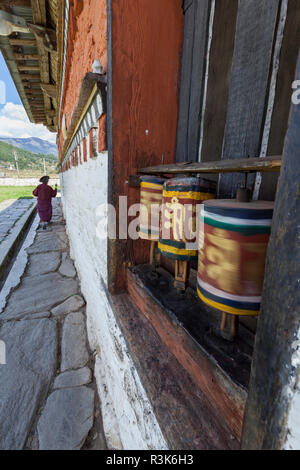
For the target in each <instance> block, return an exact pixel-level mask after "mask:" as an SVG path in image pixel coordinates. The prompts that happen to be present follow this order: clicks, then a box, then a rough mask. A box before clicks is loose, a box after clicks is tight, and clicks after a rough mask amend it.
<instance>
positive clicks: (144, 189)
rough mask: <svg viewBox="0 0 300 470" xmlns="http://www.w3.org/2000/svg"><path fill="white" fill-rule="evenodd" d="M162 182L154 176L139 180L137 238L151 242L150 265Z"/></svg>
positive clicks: (154, 246) (153, 257) (156, 237)
mask: <svg viewBox="0 0 300 470" xmlns="http://www.w3.org/2000/svg"><path fill="white" fill-rule="evenodd" d="M164 181H165V180H164V179H162V178H157V177H155V176H143V177H142V178H141V189H140V204H141V206H140V216H139V237H140V238H142V239H143V240H149V241H151V246H150V264H154V262H155V251H156V246H157V242H158V239H159V226H160V209H161V203H162V197H163V184H164Z"/></svg>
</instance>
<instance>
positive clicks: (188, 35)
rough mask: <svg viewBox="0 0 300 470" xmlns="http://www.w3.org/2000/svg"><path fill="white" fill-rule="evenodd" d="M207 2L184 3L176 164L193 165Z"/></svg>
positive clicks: (202, 72)
mask: <svg viewBox="0 0 300 470" xmlns="http://www.w3.org/2000/svg"><path fill="white" fill-rule="evenodd" d="M210 5H211V1H210V0H193V1H192V2H191V1H189V2H185V4H184V7H185V9H184V11H185V18H184V39H183V51H182V63H181V84H180V96H179V116H178V128H177V147H176V161H177V162H184V161H197V159H198V146H199V132H200V122H199V116H200V111H201V108H202V88H203V78H204V74H205V57H206V49H207V36H208V19H209V14H210Z"/></svg>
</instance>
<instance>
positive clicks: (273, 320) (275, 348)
mask: <svg viewBox="0 0 300 470" xmlns="http://www.w3.org/2000/svg"><path fill="white" fill-rule="evenodd" d="M297 79H298V80H300V56H299V61H298V67H297ZM299 128H300V106H299V105H292V112H291V116H290V121H289V127H288V132H287V136H286V140H285V147H284V152H283V161H282V170H281V174H280V178H279V183H278V190H277V198H276V202H275V209H274V215H273V226H272V233H271V238H270V242H269V248H268V254H267V263H266V273H265V282H264V289H263V294H262V304H261V310H260V318H259V322H258V330H257V334H256V345H255V350H254V356H253V364H252V375H251V382H250V389H249V398H248V402H247V411H246V416H245V423H244V430H243V441H242V447H243V449H255V450H260V449H282V448H283V446H284V443H285V439H286V437H287V432H288V429H287V426H288V424H287V421H288V419H287V418H288V413H289V412H290V404H291V399H292V398H293V394H294V393H296V388H294V387H295V385H296V382H297V381H298V378H299V376H298V377H297V374H299V366H298V368H297V367H296V366H295V364H293V355H294V354H295V353H296V351H297V345H298V341H297V338H299V331H300V315H299V311H300V310H299V309H300V289H299V266H300V248H299V240H300V210H299V208H300V165H299V148H300V132H299ZM289 388H290V393H289Z"/></svg>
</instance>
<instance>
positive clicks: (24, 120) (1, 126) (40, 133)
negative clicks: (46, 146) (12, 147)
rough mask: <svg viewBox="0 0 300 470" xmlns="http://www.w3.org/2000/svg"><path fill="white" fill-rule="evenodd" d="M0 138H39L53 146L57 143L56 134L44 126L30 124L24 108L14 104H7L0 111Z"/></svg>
mask: <svg viewBox="0 0 300 470" xmlns="http://www.w3.org/2000/svg"><path fill="white" fill-rule="evenodd" d="M0 136H2V137H15V138H23V139H25V138H28V137H38V138H39V139H43V140H47V141H48V142H51V143H53V144H55V143H56V134H55V133H54V132H50V131H48V129H47V127H45V126H44V125H43V124H33V123H32V122H30V121H29V119H28V117H27V114H26V111H25V109H24V107H23V106H22V105H21V104H14V103H6V104H5V106H4V107H3V108H2V109H1V110H0Z"/></svg>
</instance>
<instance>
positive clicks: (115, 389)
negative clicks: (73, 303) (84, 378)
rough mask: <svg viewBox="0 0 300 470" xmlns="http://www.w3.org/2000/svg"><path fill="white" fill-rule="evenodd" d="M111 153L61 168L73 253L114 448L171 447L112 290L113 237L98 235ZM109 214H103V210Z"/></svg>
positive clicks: (110, 443)
mask: <svg viewBox="0 0 300 470" xmlns="http://www.w3.org/2000/svg"><path fill="white" fill-rule="evenodd" d="M107 160H108V155H107V153H106V152H104V153H100V154H99V155H98V157H97V158H96V159H90V158H88V161H87V162H84V163H83V164H79V165H78V166H77V167H72V168H71V169H69V170H68V171H65V172H64V173H61V193H62V202H63V210H64V214H65V218H66V223H67V232H68V235H69V239H70V248H71V256H72V258H73V259H74V261H75V265H76V268H77V271H78V275H79V278H80V281H81V290H82V294H83V295H84V297H85V300H86V302H87V318H88V320H87V321H88V336H89V342H90V347H91V349H92V350H93V351H95V353H96V364H95V376H96V380H97V385H98V391H99V397H100V400H101V408H102V416H103V424H104V430H105V435H106V439H107V443H108V447H109V448H111V449H122V448H123V449H126V450H127V449H153V450H155V449H158V450H160V449H167V445H166V442H165V440H164V438H163V435H162V433H161V430H160V428H159V425H158V423H157V421H156V418H155V416H154V413H153V410H152V407H151V404H150V402H149V400H148V398H147V396H146V393H145V390H144V388H143V386H142V384H141V382H140V379H139V376H138V374H137V371H136V368H135V366H134V363H133V361H132V359H131V357H130V354H129V351H128V349H127V346H126V343H125V340H124V337H123V335H122V332H121V330H120V328H119V327H118V324H117V322H116V319H115V315H114V312H113V310H112V308H111V306H110V304H109V301H108V298H107V295H106V281H107V240H106V239H103V240H100V239H99V238H98V237H97V232H96V227H97V224H98V223H99V222H100V224H101V226H102V225H103V218H102V221H101V213H102V211H100V212H99V213H98V215H97V207H99V206H100V205H101V204H105V203H106V202H107V180H108V170H107ZM102 215H103V214H102Z"/></svg>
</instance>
